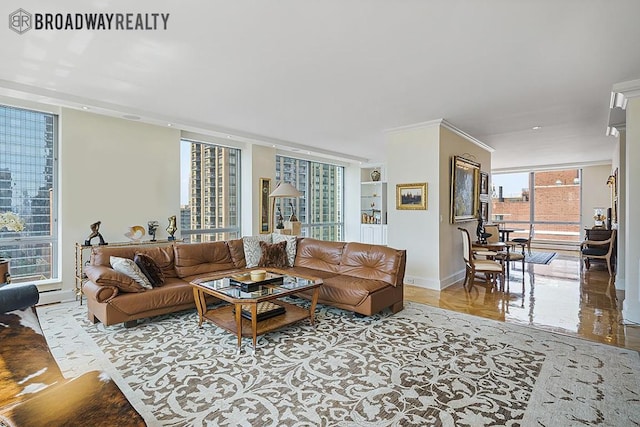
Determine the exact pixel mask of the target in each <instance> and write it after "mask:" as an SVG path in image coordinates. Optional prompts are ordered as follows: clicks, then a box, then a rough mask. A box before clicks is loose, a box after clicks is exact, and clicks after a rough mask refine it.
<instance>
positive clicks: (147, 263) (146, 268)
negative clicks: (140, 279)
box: [133, 253, 164, 286]
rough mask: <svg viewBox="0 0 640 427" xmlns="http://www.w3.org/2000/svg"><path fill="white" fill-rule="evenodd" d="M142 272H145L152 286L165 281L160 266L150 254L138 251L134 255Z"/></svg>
mask: <svg viewBox="0 0 640 427" xmlns="http://www.w3.org/2000/svg"><path fill="white" fill-rule="evenodd" d="M133 262H135V263H136V265H137V266H138V268H140V271H142V274H144V275H145V276H146V277H147V279H149V282H151V285H152V286H161V285H162V284H163V283H164V274H163V273H162V269H161V268H160V266H159V265H158V264H157V263H156V262H155V261H154V260H153V258H151V257H150V256H149V255H145V254H141V253H137V254H136V255H135V256H134V257H133Z"/></svg>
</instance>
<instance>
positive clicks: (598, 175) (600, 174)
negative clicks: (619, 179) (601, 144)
mask: <svg viewBox="0 0 640 427" xmlns="http://www.w3.org/2000/svg"><path fill="white" fill-rule="evenodd" d="M609 175H611V165H601V166H589V167H585V168H583V169H582V196H581V205H582V207H581V212H582V224H581V226H580V232H581V233H582V234H581V236H580V238H581V239H582V238H584V237H585V234H584V229H585V228H591V227H593V225H594V223H593V208H596V207H598V208H609V207H611V189H610V188H609V186H607V179H608V178H609Z"/></svg>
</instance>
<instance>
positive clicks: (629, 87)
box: [612, 79, 640, 98]
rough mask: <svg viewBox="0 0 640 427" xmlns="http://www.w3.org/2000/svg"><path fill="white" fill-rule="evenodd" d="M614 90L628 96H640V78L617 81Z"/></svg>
mask: <svg viewBox="0 0 640 427" xmlns="http://www.w3.org/2000/svg"><path fill="white" fill-rule="evenodd" d="M612 90H613V92H616V93H621V94H623V95H624V96H625V97H626V98H636V97H638V96H640V79H637V80H629V81H626V82H620V83H616V84H614V85H613V89H612Z"/></svg>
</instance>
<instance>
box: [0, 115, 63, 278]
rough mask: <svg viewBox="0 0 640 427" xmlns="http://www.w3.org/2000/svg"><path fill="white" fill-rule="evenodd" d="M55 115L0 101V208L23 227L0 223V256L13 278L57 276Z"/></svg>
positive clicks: (0, 210)
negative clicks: (18, 229)
mask: <svg viewBox="0 0 640 427" xmlns="http://www.w3.org/2000/svg"><path fill="white" fill-rule="evenodd" d="M56 150H57V117H56V116H55V115H53V114H47V113H41V112H38V111H30V110H24V109H20V108H13V107H7V106H2V105H0V212H2V213H4V212H13V213H15V214H17V215H18V216H19V217H20V218H21V219H22V221H23V222H24V225H25V226H24V229H23V230H22V231H19V232H17V231H10V230H8V229H7V228H5V227H3V228H2V229H0V257H4V258H9V259H10V267H11V270H10V273H11V278H12V280H13V282H38V281H42V280H48V279H55V278H57V277H58V269H57V265H58V262H57V256H58V251H57V242H58V241H57V227H56V224H57V217H56V208H55V206H56V188H57V177H56V175H57V174H56V170H57V158H56Z"/></svg>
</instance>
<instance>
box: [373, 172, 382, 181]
mask: <svg viewBox="0 0 640 427" xmlns="http://www.w3.org/2000/svg"><path fill="white" fill-rule="evenodd" d="M380 178H381V175H380V171H379V170H378V169H374V170H372V171H371V181H380Z"/></svg>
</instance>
